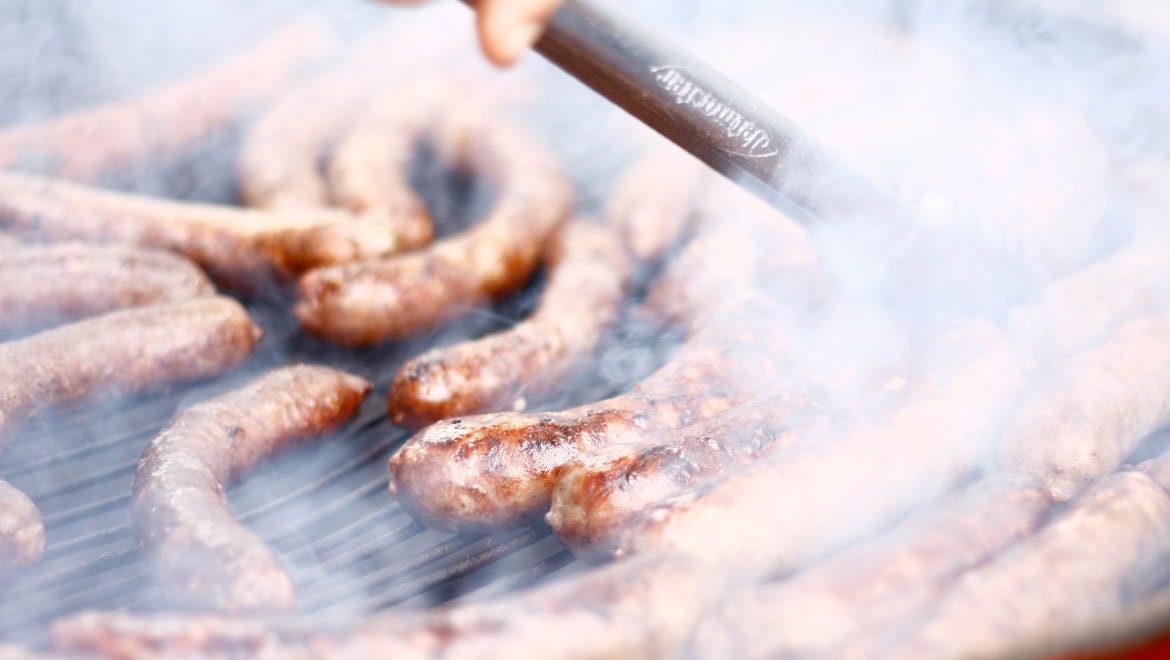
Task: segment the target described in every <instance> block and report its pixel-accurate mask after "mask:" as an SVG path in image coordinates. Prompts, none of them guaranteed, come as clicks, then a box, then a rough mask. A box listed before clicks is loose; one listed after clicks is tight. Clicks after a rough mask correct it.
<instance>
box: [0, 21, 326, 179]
mask: <svg viewBox="0 0 1170 660" xmlns="http://www.w3.org/2000/svg"><path fill="white" fill-rule="evenodd" d="M330 41H331V38H330V36H329V35H328V34H327V33H325V32H323V31H322V30H321V28H320V27H317V26H313V25H309V24H294V25H290V26H288V27H286V28H283V29H281V30H278V31H277V32H275V33H274V34H273V35H272V36H270V37H268V38H267V39H265V40H264V41H263V42H262V43H260V44H259V45H257V46H255V47H253V48H251V49H249V50H247V51H245V52H243V53H241V54H240V55H238V56H236V57H235V58H233V59H232V60H230V61H228V62H225V63H224V64H222V65H220V66H217V67H215V68H213V69H210V70H208V71H205V72H203V73H201V74H197V75H196V76H194V77H192V78H189V79H187V80H184V81H182V82H180V83H177V84H174V85H170V86H167V87H164V88H162V89H159V90H157V91H154V92H150V93H147V94H144V95H142V96H138V97H135V98H132V99H129V100H126V101H116V102H113V103H109V104H106V105H103V106H99V107H96V108H90V109H86V110H81V111H78V112H74V113H71V114H68V115H65V116H63V117H60V118H58V119H55V120H51V121H48V122H45V123H40V124H32V125H29V126H17V127H14V128H9V129H6V130H3V131H0V167H4V168H11V167H23V166H29V167H32V168H34V169H37V170H39V171H44V172H46V173H52V174H54V175H57V176H62V177H66V178H70V179H80V180H94V179H97V178H100V177H102V176H108V175H109V174H111V173H113V172H115V171H117V170H119V169H123V168H126V167H127V166H131V165H133V164H135V163H136V162H140V161H142V160H143V159H146V158H158V157H166V156H172V155H175V154H178V153H181V152H182V151H183V150H184V149H186V148H187V147H188V146H190V145H191V144H194V143H195V142H197V141H198V140H200V139H201V138H204V137H206V136H208V135H210V134H211V133H213V132H214V131H215V130H217V129H219V128H221V127H223V126H225V125H227V124H228V123H229V122H231V121H232V120H233V119H234V118H236V116H237V115H238V114H239V113H240V112H241V110H242V109H243V108H244V107H245V106H248V105H250V104H253V103H255V102H257V101H260V100H262V99H264V98H266V97H268V96H271V95H272V94H273V93H275V92H276V91H277V90H279V89H280V88H281V87H283V86H284V85H285V84H286V83H287V82H288V80H289V79H290V78H292V77H293V75H294V74H295V73H297V71H298V70H300V69H301V68H302V67H303V66H304V65H305V64H307V63H308V62H309V61H311V60H314V59H317V58H320V57H321V56H323V55H324V54H325V52H326V51H327V50H328V48H329V46H330Z"/></svg>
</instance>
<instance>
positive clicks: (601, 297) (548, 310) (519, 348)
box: [388, 221, 630, 429]
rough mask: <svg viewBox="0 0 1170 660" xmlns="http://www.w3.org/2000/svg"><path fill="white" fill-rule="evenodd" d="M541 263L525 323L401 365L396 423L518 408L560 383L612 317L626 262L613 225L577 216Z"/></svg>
mask: <svg viewBox="0 0 1170 660" xmlns="http://www.w3.org/2000/svg"><path fill="white" fill-rule="evenodd" d="M545 264H546V268H547V269H548V272H549V275H548V282H547V284H546V285H545V288H544V291H543V292H542V293H541V298H540V304H539V306H538V307H537V308H536V311H534V312H533V313H532V316H531V317H529V318H528V319H527V320H525V321H522V322H520V323H518V324H517V325H515V326H513V327H512V328H509V329H508V330H505V331H503V332H499V333H496V334H493V335H490V336H488V337H484V338H482V339H478V340H475V341H469V342H464V343H462V344H456V345H454V346H449V347H445V348H437V349H433V350H431V351H428V352H426V353H424V354H422V355H420V356H418V357H416V358H414V359H412V360H410V361H409V362H407V363H406V364H405V365H403V367H402V369H401V370H399V372H398V376H397V377H396V378H395V379H394V382H393V384H391V386H390V397H389V399H388V408H389V411H390V419H391V420H392V421H393V422H394V423H395V424H398V425H400V426H407V427H409V428H414V429H418V428H420V427H422V426H425V425H427V424H430V423H432V422H435V421H438V420H440V419H443V418H446V417H453V416H456V415H467V414H470V413H476V412H483V411H492V410H500V409H503V408H507V407H511V408H513V409H522V408H523V407H524V405H525V403H524V402H525V400H526V399H528V398H530V397H541V396H543V395H546V394H547V393H549V392H550V391H554V390H555V389H556V388H557V387H558V386H561V387H563V386H564V383H565V382H566V381H567V380H569V378H570V376H571V374H573V373H574V372H575V371H576V370H577V369H578V368H580V367H581V365H582V363H583V362H584V361H585V360H587V359H588V358H589V357H591V356H592V355H593V352H594V350H595V349H596V348H597V344H598V342H599V341H600V340H601V337H602V335H603V333H604V332H605V331H606V329H608V328H609V326H610V325H612V324H613V322H614V321H615V320H616V319H617V316H618V313H619V312H620V311H621V306H622V302H623V300H624V298H625V293H626V288H627V284H628V281H629V275H630V261H629V257H628V256H627V254H626V252H625V249H624V248H623V247H622V245H621V243H619V242H618V239H617V237H616V236H615V235H614V232H613V231H612V230H611V229H609V228H607V227H603V226H601V225H597V224H592V223H589V222H585V221H576V222H572V223H570V224H568V225H566V226H565V227H563V228H562V229H561V231H559V232H558V233H557V235H556V237H554V239H553V241H552V242H551V243H550V246H549V250H548V256H547V257H546V260H545ZM509 404H511V405H509Z"/></svg>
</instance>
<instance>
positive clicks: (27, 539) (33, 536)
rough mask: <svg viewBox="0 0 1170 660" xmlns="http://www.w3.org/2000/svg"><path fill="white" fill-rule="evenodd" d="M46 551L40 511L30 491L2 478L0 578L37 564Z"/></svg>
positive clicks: (0, 484) (0, 492) (0, 487)
mask: <svg viewBox="0 0 1170 660" xmlns="http://www.w3.org/2000/svg"><path fill="white" fill-rule="evenodd" d="M44 553H45V526H44V525H43V524H42V523H41V513H40V511H37V507H36V505H35V504H33V502H32V500H30V499H29V498H28V496H27V495H25V494H24V493H22V492H21V491H19V490H17V488H16V487H15V486H13V485H12V484H10V483H8V482H7V481H4V480H2V479H0V579H3V578H5V577H7V576H9V575H12V574H14V573H16V572H18V571H20V570H21V569H24V568H27V567H29V566H32V565H34V564H36V563H37V562H39V561H40V560H41V555H43V554H44Z"/></svg>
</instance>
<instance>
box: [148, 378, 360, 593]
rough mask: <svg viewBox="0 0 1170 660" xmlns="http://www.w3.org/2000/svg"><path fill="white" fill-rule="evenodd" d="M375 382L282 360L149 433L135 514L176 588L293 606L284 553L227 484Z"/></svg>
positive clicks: (334, 418)
mask: <svg viewBox="0 0 1170 660" xmlns="http://www.w3.org/2000/svg"><path fill="white" fill-rule="evenodd" d="M371 387H372V386H371V385H370V383H368V382H366V381H365V380H363V379H361V378H358V377H356V376H351V375H349V374H347V373H345V372H342V371H338V370H336V369H332V368H329V367H322V366H313V365H298V366H293V367H286V368H283V369H278V370H275V371H271V372H269V373H267V374H264V375H263V376H261V377H259V378H257V379H256V380H254V381H252V382H251V383H249V384H247V385H245V386H244V387H242V388H240V389H238V390H235V391H233V392H229V393H227V394H225V395H222V396H219V397H216V398H214V399H211V400H209V401H205V402H203V403H200V404H197V405H194V406H191V407H190V408H187V409H186V410H184V411H182V412H181V413H179V414H178V415H177V416H176V417H175V419H174V421H172V422H171V423H170V424H169V425H168V426H167V427H166V428H165V429H163V430H162V432H160V433H159V434H158V435H157V436H156V437H155V438H154V439H153V440H151V442H150V444H149V445H148V446H147V448H146V450H145V451H144V452H143V454H142V458H141V460H140V461H139V464H138V473H137V475H136V476H135V478H134V488H133V495H132V500H131V520H132V523H133V524H132V527H133V530H134V535H135V537H136V538H137V540H138V544H139V547H140V548H141V549H142V551H143V553H144V554H145V555H146V556H147V558H148V559H149V560H150V562H151V564H152V566H153V568H154V571H155V574H156V576H157V577H158V579H159V580H160V581H161V582H162V583H163V585H164V586H165V587H166V589H167V592H168V594H169V595H170V596H171V597H172V598H174V599H175V600H178V601H180V602H183V603H185V604H188V605H193V606H196V607H200V608H210V609H214V610H218V611H227V612H245V611H286V610H292V609H295V608H296V589H295V587H294V585H293V582H292V579H291V578H290V577H289V576H288V574H287V573H286V572H285V570H284V567H283V565H282V564H281V563H280V559H279V558H277V556H276V554H275V553H274V552H273V551H272V549H270V548H269V547H268V545H267V544H265V543H264V541H262V540H261V539H260V538H259V537H257V536H256V535H255V534H253V533H252V532H251V531H250V530H248V529H247V528H246V527H244V526H243V525H241V524H240V523H238V522H237V521H236V520H235V518H233V517H232V515H231V513H230V512H229V511H228V508H227V500H226V495H225V493H224V490H225V488H226V487H227V486H229V485H230V484H233V483H235V482H238V481H239V480H240V479H241V478H242V477H243V476H244V474H246V473H247V472H248V471H249V470H251V469H252V467H253V466H255V465H256V464H257V463H258V462H260V461H262V460H264V459H266V458H268V457H270V456H272V455H273V454H276V453H278V452H281V451H285V450H287V449H289V448H290V447H293V446H296V445H297V444H298V443H300V442H303V441H305V440H308V439H312V438H319V437H323V436H325V435H327V434H328V433H329V432H331V431H333V430H335V429H337V428H338V427H340V426H341V425H342V424H344V423H345V422H346V421H348V420H349V419H350V418H351V417H352V416H353V415H354V413H356V412H357V409H358V406H359V405H360V404H361V402H362V400H363V399H364V398H365V396H366V394H368V393H369V391H370V389H371Z"/></svg>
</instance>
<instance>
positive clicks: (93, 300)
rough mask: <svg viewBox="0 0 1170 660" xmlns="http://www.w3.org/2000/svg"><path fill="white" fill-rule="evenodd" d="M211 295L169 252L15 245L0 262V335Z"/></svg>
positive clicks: (193, 270) (200, 277)
mask: <svg viewBox="0 0 1170 660" xmlns="http://www.w3.org/2000/svg"><path fill="white" fill-rule="evenodd" d="M0 247H2V246H0ZM214 293H215V287H214V286H212V284H211V281H210V280H208V279H207V276H206V275H205V274H204V273H203V271H201V270H199V267H198V266H196V265H195V264H193V263H191V262H190V261H188V260H187V259H184V258H183V257H180V256H178V255H174V254H171V253H169V252H162V251H158V250H147V249H142V248H134V247H125V246H96V245H83V244H60V245H48V246H35V245H28V246H20V247H13V248H11V249H9V250H8V251H7V252H6V253H5V254H4V258H3V259H0V337H5V336H9V337H11V336H13V335H17V334H24V333H28V332H31V331H34V330H38V329H40V328H44V327H48V326H51V325H56V324H59V323H62V322H65V321H70V320H74V319H79V318H84V317H87V316H93V315H95V314H100V313H103V312H108V311H111V310H114V309H123V308H127V307H142V306H145V305H150V304H153V303H158V302H165V301H172V300H182V299H185V298H195V297H200V296H207V295H212V294H214Z"/></svg>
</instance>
